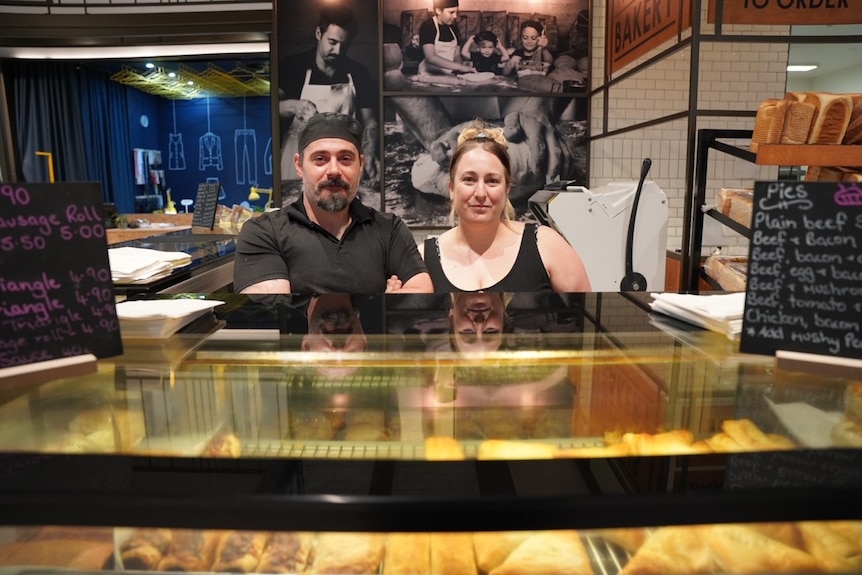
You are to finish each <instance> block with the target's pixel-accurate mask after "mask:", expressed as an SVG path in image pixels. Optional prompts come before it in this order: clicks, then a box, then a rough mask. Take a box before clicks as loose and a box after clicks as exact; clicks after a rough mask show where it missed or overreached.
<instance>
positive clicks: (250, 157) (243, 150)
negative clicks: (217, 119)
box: [233, 128, 257, 185]
mask: <svg viewBox="0 0 862 575" xmlns="http://www.w3.org/2000/svg"><path fill="white" fill-rule="evenodd" d="M233 143H234V149H235V150H236V183H237V184H244V183H246V182H248V183H249V184H252V185H257V135H256V134H255V131H254V130H253V129H251V128H240V129H238V130H235V131H234V136H233Z"/></svg>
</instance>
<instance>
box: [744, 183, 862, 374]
mask: <svg viewBox="0 0 862 575" xmlns="http://www.w3.org/2000/svg"><path fill="white" fill-rule="evenodd" d="M740 349H741V350H742V351H744V352H750V353H763V354H774V353H775V352H776V351H777V350H789V351H797V352H806V353H813V354H820V355H830V356H835V355H837V356H842V357H850V358H862V187H860V186H859V185H858V184H850V183H842V182H789V181H788V182H757V183H756V184H755V186H754V210H753V214H752V226H751V237H750V242H749V252H748V281H747V287H746V296H745V314H744V316H743V328H742V338H741V341H740Z"/></svg>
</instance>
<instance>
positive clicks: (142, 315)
mask: <svg viewBox="0 0 862 575" xmlns="http://www.w3.org/2000/svg"><path fill="white" fill-rule="evenodd" d="M223 303H224V302H223V301H220V300H202V299H166V300H133V301H123V302H120V303H118V304H117V317H118V318H119V320H120V333H121V334H122V336H123V337H138V338H141V337H149V338H152V337H155V338H161V337H170V336H171V335H173V334H174V333H176V332H177V331H178V330H180V329H181V328H183V327H185V326H186V325H188V324H190V323H191V322H192V321H194V320H196V319H197V318H199V317H201V316H203V315H204V314H206V313H208V312H210V310H212V309H213V308H214V307H216V306H219V305H222V304H223Z"/></svg>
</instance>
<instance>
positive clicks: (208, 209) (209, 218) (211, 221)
mask: <svg viewBox="0 0 862 575" xmlns="http://www.w3.org/2000/svg"><path fill="white" fill-rule="evenodd" d="M220 188H221V185H220V184H219V183H218V182H206V183H201V184H198V195H197V199H196V200H195V215H194V216H192V226H195V227H202V228H207V229H210V230H211V229H213V226H215V216H216V208H217V207H218V195H219V190H220Z"/></svg>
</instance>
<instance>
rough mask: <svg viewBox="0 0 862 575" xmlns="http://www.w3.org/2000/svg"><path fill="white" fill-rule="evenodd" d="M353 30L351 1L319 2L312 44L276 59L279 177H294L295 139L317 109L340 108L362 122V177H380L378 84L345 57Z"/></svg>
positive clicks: (287, 178) (355, 28)
mask: <svg viewBox="0 0 862 575" xmlns="http://www.w3.org/2000/svg"><path fill="white" fill-rule="evenodd" d="M357 30H358V23H357V20H356V16H355V14H354V12H353V10H352V9H351V8H350V7H349V6H344V5H341V4H339V5H328V6H323V7H322V8H321V13H320V19H319V21H318V25H317V27H316V29H315V31H314V35H315V39H316V40H317V43H316V45H315V47H314V48H312V49H311V50H309V51H306V52H303V53H300V54H295V55H290V56H284V57H282V58H281V59H280V60H279V118H280V121H279V129H280V132H281V179H282V180H291V179H297V178H298V176H297V174H296V171H295V170H294V163H293V156H294V154H295V153H296V151H297V138H298V135H299V133H300V131H302V128H303V127H304V126H305V124H306V122H308V120H309V118H311V117H312V116H313V115H315V114H317V113H318V112H338V113H341V114H347V115H349V116H353V117H355V118H356V119H358V120H359V121H360V123H361V124H362V126H363V129H364V138H363V141H364V142H365V147H364V149H363V153H364V154H365V174H364V175H365V178H366V179H371V180H376V179H378V178H379V175H380V160H379V158H378V154H377V145H378V138H379V123H378V119H377V115H378V98H377V84H376V82H374V81H373V80H372V78H371V75H370V74H369V72H368V70H367V69H366V68H365V66H363V65H362V64H360V63H359V62H357V61H356V60H353V59H351V58H348V57H347V52H348V50H349V49H350V44H351V42H352V41H353V40H354V39H355V38H356V33H357Z"/></svg>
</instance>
